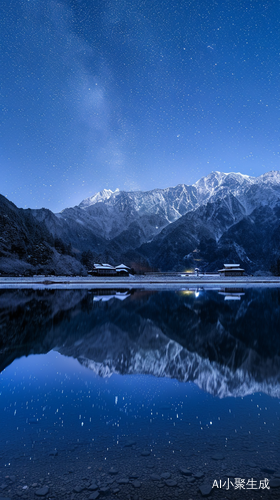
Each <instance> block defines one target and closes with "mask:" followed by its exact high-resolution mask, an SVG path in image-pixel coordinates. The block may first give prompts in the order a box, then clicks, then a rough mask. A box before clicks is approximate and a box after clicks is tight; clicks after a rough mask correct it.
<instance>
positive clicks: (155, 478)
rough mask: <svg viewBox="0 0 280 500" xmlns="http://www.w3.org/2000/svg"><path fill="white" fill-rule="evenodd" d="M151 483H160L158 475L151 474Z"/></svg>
mask: <svg viewBox="0 0 280 500" xmlns="http://www.w3.org/2000/svg"><path fill="white" fill-rule="evenodd" d="M150 478H151V480H152V481H160V479H161V477H160V476H159V475H158V474H152V475H151V476H150Z"/></svg>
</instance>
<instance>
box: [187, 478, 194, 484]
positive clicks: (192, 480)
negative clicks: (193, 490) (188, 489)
mask: <svg viewBox="0 0 280 500" xmlns="http://www.w3.org/2000/svg"><path fill="white" fill-rule="evenodd" d="M187 481H188V483H190V484H192V483H194V482H195V479H194V477H187Z"/></svg>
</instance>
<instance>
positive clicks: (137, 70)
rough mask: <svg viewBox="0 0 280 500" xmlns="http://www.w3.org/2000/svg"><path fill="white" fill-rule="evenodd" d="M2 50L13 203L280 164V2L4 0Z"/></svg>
mask: <svg viewBox="0 0 280 500" xmlns="http://www.w3.org/2000/svg"><path fill="white" fill-rule="evenodd" d="M0 44H1V53H0V67H1V71H0V78H1V94H0V95H1V115H2V116H1V151H0V156H1V174H0V179H1V189H0V192H1V194H3V195H5V196H7V197H8V198H9V199H10V200H11V201H13V202H14V203H16V205H17V206H20V207H32V208H40V207H42V206H44V207H47V208H50V209H51V210H53V211H60V210H62V209H63V208H65V207H67V206H73V205H75V204H78V203H79V202H80V201H81V200H82V199H84V198H86V197H88V196H91V195H93V194H94V193H95V192H97V191H99V190H101V189H103V188H110V189H113V190H114V189H116V188H120V189H125V190H135V189H141V190H148V189H153V188H156V187H160V188H163V187H168V186H174V185H176V184H179V183H186V184H191V183H193V182H195V181H196V180H198V179H199V178H200V177H202V176H203V175H207V174H208V173H210V172H211V171H213V170H220V171H223V172H230V171H236V172H242V173H244V174H249V175H260V174H262V173H264V172H266V171H269V170H278V169H279V167H280V162H279V158H280V134H279V131H280V121H279V120H280V113H279V104H280V101H279V98H280V93H279V89H280V76H279V75H280V71H279V70H280V64H279V63H280V4H279V1H278V0H275V1H274V0H270V1H258V0H254V1H250V0H238V1H237V0H216V1H214V0H185V1H182V0H181V1H179V0H168V1H167V0H90V1H89V0H60V1H58V0H2V1H1V7H0Z"/></svg>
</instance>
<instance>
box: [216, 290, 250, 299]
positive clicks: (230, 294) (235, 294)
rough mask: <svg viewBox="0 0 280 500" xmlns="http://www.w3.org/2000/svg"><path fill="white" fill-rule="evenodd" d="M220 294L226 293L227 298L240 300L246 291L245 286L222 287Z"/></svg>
mask: <svg viewBox="0 0 280 500" xmlns="http://www.w3.org/2000/svg"><path fill="white" fill-rule="evenodd" d="M219 295H224V297H225V300H240V299H241V297H242V295H245V293H244V291H243V288H224V289H221V291H220V292H219Z"/></svg>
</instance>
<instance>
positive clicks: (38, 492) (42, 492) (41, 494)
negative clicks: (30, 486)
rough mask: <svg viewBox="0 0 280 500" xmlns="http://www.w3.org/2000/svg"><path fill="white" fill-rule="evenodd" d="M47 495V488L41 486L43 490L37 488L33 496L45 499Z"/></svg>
mask: <svg viewBox="0 0 280 500" xmlns="http://www.w3.org/2000/svg"><path fill="white" fill-rule="evenodd" d="M48 493H49V487H48V486H43V488H39V489H38V490H36V491H35V495H37V497H45V496H46V495H47V494H48Z"/></svg>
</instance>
